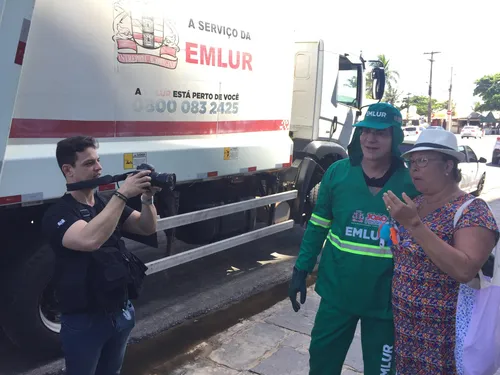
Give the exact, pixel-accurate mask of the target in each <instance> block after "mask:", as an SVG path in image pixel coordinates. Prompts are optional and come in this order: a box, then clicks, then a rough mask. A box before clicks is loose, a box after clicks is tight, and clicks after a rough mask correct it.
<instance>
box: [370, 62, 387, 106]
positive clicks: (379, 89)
mask: <svg viewBox="0 0 500 375" xmlns="http://www.w3.org/2000/svg"><path fill="white" fill-rule="evenodd" d="M372 79H373V84H372V98H373V99H376V100H382V98H383V97H384V91H385V71H384V69H383V68H378V67H377V68H373V70H372Z"/></svg>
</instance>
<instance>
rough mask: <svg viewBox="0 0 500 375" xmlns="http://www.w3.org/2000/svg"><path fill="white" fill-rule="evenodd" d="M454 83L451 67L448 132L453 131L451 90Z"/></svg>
mask: <svg viewBox="0 0 500 375" xmlns="http://www.w3.org/2000/svg"><path fill="white" fill-rule="evenodd" d="M452 83H453V67H451V76H450V95H449V97H448V113H449V114H448V124H446V130H448V131H451V121H452V119H453V114H452V108H451V88H452Z"/></svg>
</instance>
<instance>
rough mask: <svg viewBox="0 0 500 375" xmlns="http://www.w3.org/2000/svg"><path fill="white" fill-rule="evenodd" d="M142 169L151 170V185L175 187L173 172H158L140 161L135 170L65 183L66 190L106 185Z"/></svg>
mask: <svg viewBox="0 0 500 375" xmlns="http://www.w3.org/2000/svg"><path fill="white" fill-rule="evenodd" d="M144 170H149V171H151V173H150V175H149V176H150V177H151V186H157V187H160V188H162V189H170V190H174V189H175V184H176V182H177V179H176V176H175V173H158V172H155V168H154V167H153V166H152V165H151V164H147V163H142V164H141V165H139V166H138V167H137V169H136V170H135V171H131V172H126V173H122V174H117V175H114V176H111V175H106V176H102V177H99V178H94V179H92V180H87V181H80V182H75V183H72V184H66V189H67V191H75V190H82V189H94V188H96V187H98V186H99V185H108V184H112V183H115V182H119V181H124V180H125V179H126V178H127V176H128V175H130V174H136V173H139V172H141V171H144Z"/></svg>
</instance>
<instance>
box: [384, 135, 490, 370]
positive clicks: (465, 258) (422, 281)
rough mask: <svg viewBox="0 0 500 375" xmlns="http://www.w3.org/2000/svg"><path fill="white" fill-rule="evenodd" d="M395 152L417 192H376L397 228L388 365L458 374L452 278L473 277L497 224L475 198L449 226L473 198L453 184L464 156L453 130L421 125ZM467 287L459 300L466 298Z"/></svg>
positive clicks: (461, 281) (460, 339)
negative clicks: (407, 145)
mask: <svg viewBox="0 0 500 375" xmlns="http://www.w3.org/2000/svg"><path fill="white" fill-rule="evenodd" d="M402 156H403V157H404V158H405V159H407V161H408V166H409V169H410V175H411V177H412V180H413V183H414V184H415V187H416V188H417V190H418V191H420V192H421V193H422V194H421V195H419V196H418V197H416V198H415V199H414V200H413V201H412V200H411V199H410V198H409V197H408V196H406V195H403V198H404V202H403V201H401V200H399V199H398V198H397V197H396V196H395V195H394V194H392V192H390V191H389V192H387V193H386V194H384V198H383V199H384V202H385V204H386V207H387V210H388V211H389V213H390V214H391V216H392V218H393V219H394V220H395V221H396V223H397V227H398V233H399V242H398V243H397V244H396V245H395V246H394V247H393V252H394V278H393V290H392V294H393V296H392V303H393V312H394V324H395V332H396V335H395V355H396V369H397V372H398V375H413V374H428V375H434V374H435V375H438V374H439V375H452V374H453V375H454V374H461V373H462V371H461V354H460V353H461V350H460V349H461V346H462V345H463V337H464V336H465V335H464V334H458V335H457V331H456V327H458V328H459V332H460V329H461V327H463V330H465V329H466V327H467V324H468V322H461V321H460V318H459V322H458V324H457V325H456V324H455V322H456V318H457V314H456V312H457V300H458V293H459V288H460V284H465V283H468V282H469V281H471V280H473V279H474V278H475V277H476V275H477V274H478V272H479V270H480V269H481V267H482V266H483V264H484V263H485V262H486V261H487V259H488V256H489V255H490V253H491V250H492V249H493V247H494V246H495V243H496V241H497V240H498V235H499V232H498V227H497V224H496V222H495V219H494V216H493V213H492V212H491V211H490V209H489V208H488V205H487V204H486V203H485V202H484V201H483V200H481V199H476V200H474V201H472V202H471V203H470V204H469V205H468V206H467V207H466V208H465V210H464V211H463V213H462V215H461V217H460V219H459V221H458V222H457V224H456V226H454V216H455V213H456V212H457V210H458V209H459V208H460V207H461V206H462V205H463V204H464V203H465V202H467V201H469V200H470V199H472V198H474V197H473V196H472V195H470V194H467V193H464V192H463V191H462V190H460V188H459V182H460V180H461V174H460V170H459V169H458V163H459V162H461V161H463V160H464V158H465V155H464V154H463V153H461V152H459V151H458V145H457V139H456V136H455V135H454V134H453V133H451V132H448V131H446V130H444V129H442V130H441V129H438V130H432V129H426V130H424V131H423V132H422V133H421V135H420V137H419V138H418V140H417V142H416V143H415V146H414V147H413V148H412V149H411V150H410V151H408V152H406V153H405V154H403V155H402ZM468 290H470V295H469V296H467V298H465V299H464V301H465V303H468V304H472V303H473V299H472V295H473V293H472V289H468ZM460 316H461V314H460V315H459V317H460ZM464 319H467V317H465V318H464ZM456 348H457V349H458V350H455V349H456Z"/></svg>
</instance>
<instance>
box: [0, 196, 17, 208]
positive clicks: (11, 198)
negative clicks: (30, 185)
mask: <svg viewBox="0 0 500 375" xmlns="http://www.w3.org/2000/svg"><path fill="white" fill-rule="evenodd" d="M21 201H22V197H21V196H20V195H11V196H9V197H0V205H2V206H3V205H6V204H13V203H21Z"/></svg>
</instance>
